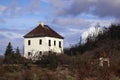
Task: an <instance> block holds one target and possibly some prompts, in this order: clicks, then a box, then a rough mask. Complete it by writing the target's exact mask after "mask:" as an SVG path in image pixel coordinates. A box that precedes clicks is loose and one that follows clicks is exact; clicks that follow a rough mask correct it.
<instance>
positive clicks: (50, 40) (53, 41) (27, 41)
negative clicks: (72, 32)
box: [24, 23, 64, 59]
mask: <svg viewBox="0 0 120 80" xmlns="http://www.w3.org/2000/svg"><path fill="white" fill-rule="evenodd" d="M63 39H64V38H63V37H62V36H61V35H59V34H58V33H57V32H55V31H54V30H53V29H51V28H50V27H49V26H48V25H44V24H43V23H41V24H39V25H38V26H37V27H36V28H34V29H33V30H32V31H30V32H29V33H28V34H26V35H25V36H24V57H25V58H32V59H33V58H37V57H38V56H39V57H40V56H42V55H45V54H46V53H48V52H54V53H56V54H60V53H63Z"/></svg>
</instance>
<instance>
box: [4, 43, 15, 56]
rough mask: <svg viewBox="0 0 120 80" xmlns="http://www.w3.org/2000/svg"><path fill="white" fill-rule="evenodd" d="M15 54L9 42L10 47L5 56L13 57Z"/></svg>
mask: <svg viewBox="0 0 120 80" xmlns="http://www.w3.org/2000/svg"><path fill="white" fill-rule="evenodd" d="M13 53H14V52H13V49H12V45H11V43H10V42H9V43H8V46H7V48H6V51H5V56H12V54H13Z"/></svg>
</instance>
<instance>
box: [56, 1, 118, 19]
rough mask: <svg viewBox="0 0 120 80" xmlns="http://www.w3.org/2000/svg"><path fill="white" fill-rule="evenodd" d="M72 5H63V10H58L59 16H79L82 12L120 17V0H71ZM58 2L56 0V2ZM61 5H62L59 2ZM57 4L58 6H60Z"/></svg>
mask: <svg viewBox="0 0 120 80" xmlns="http://www.w3.org/2000/svg"><path fill="white" fill-rule="evenodd" d="M70 1H71V2H68V3H70V5H67V6H65V5H62V10H58V11H57V10H56V13H57V14H58V15H59V16H78V15H80V14H82V13H86V14H93V15H95V16H99V17H115V18H117V19H118V18H120V15H119V14H120V11H119V9H120V0H70ZM54 3H56V2H54ZM58 6H59V7H61V5H59V4H58ZM58 6H57V7H58Z"/></svg>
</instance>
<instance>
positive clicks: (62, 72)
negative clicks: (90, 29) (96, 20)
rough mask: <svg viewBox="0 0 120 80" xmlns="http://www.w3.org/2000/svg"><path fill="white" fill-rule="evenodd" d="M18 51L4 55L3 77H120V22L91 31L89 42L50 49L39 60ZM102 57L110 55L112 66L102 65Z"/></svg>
mask: <svg viewBox="0 0 120 80" xmlns="http://www.w3.org/2000/svg"><path fill="white" fill-rule="evenodd" d="M80 41H81V40H80ZM11 50H12V49H11ZM11 52H13V51H11ZM6 53H7V54H8V53H10V52H7V51H6ZM16 53H17V54H18V53H19V49H18V50H17V51H16ZM16 53H12V55H7V56H5V59H2V58H1V60H0V61H1V63H0V80H16V79H17V80H119V79H120V67H119V66H120V25H111V26H110V27H109V28H104V30H103V33H100V34H99V35H98V36H91V35H90V36H89V37H88V38H87V42H86V43H84V44H82V43H81V42H79V44H77V45H75V46H73V47H71V48H70V49H67V50H66V51H65V54H61V55H56V54H52V53H49V54H48V55H44V56H42V57H41V58H40V59H39V60H38V61H36V62H33V61H31V60H28V59H25V58H23V57H22V56H20V55H19V56H18V55H15V54H16ZM100 57H103V58H109V61H110V66H106V65H104V66H103V67H102V66H100V65H99V64H100ZM5 60H6V61H5ZM2 61H3V62H2ZM3 73H4V74H3Z"/></svg>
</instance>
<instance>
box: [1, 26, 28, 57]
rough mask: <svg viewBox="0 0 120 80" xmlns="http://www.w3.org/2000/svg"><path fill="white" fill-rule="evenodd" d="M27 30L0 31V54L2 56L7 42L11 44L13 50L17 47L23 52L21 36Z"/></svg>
mask: <svg viewBox="0 0 120 80" xmlns="http://www.w3.org/2000/svg"><path fill="white" fill-rule="evenodd" d="M26 31H27V30H19V29H18V30H17V29H16V30H15V29H14V30H11V29H5V28H3V29H0V54H1V55H3V54H4V52H5V49H6V46H7V45H8V43H9V42H11V43H12V46H13V49H16V47H17V46H18V47H19V48H20V49H21V51H23V35H24V34H25V32H26Z"/></svg>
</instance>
